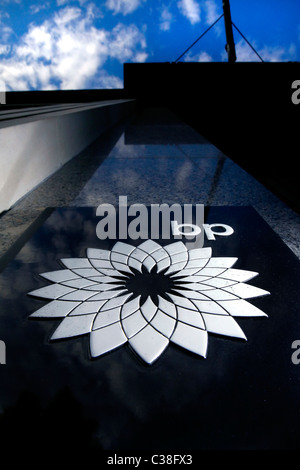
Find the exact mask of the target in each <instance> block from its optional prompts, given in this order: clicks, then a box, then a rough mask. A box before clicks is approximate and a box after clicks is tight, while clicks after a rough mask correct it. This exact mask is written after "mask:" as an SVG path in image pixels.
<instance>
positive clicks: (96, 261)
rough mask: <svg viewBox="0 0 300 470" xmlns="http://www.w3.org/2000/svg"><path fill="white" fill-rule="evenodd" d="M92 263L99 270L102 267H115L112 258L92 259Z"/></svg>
mask: <svg viewBox="0 0 300 470" xmlns="http://www.w3.org/2000/svg"><path fill="white" fill-rule="evenodd" d="M91 265H92V266H93V267H94V268H96V269H97V270H98V269H101V268H106V269H113V266H112V264H111V262H110V260H106V259H92V260H91Z"/></svg>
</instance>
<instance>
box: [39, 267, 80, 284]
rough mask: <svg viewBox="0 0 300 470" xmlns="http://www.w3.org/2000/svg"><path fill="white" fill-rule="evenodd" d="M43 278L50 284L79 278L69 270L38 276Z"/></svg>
mask: <svg viewBox="0 0 300 470" xmlns="http://www.w3.org/2000/svg"><path fill="white" fill-rule="evenodd" d="M40 276H42V277H43V278H45V279H47V280H48V281H52V282H58V283H59V282H63V281H69V280H70V279H78V278H79V277H80V276H78V275H77V274H75V273H73V271H70V270H69V269H60V270H59V271H51V272H49V273H43V274H40Z"/></svg>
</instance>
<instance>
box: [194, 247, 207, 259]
mask: <svg viewBox="0 0 300 470" xmlns="http://www.w3.org/2000/svg"><path fill="white" fill-rule="evenodd" d="M211 252H212V250H211V248H195V249H193V250H189V258H190V259H200V258H207V259H208V258H211Z"/></svg>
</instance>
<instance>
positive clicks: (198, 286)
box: [176, 282, 214, 292]
mask: <svg viewBox="0 0 300 470" xmlns="http://www.w3.org/2000/svg"><path fill="white" fill-rule="evenodd" d="M177 287H184V288H186V289H190V290H194V291H196V292H198V291H205V290H211V289H214V288H213V287H211V286H206V285H205V284H202V283H200V282H199V283H196V282H191V283H188V282H186V283H182V284H181V283H180V282H176V288H177Z"/></svg>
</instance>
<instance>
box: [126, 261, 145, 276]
mask: <svg viewBox="0 0 300 470" xmlns="http://www.w3.org/2000/svg"><path fill="white" fill-rule="evenodd" d="M128 266H129V267H130V268H133V269H136V270H137V271H139V272H140V273H141V272H142V263H141V262H140V261H138V260H136V259H134V258H129V260H128Z"/></svg>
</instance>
